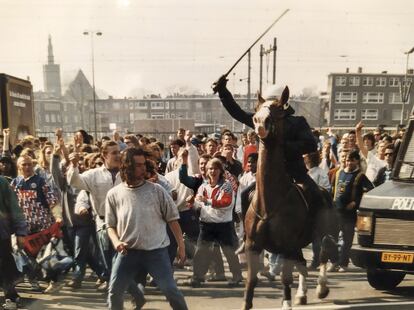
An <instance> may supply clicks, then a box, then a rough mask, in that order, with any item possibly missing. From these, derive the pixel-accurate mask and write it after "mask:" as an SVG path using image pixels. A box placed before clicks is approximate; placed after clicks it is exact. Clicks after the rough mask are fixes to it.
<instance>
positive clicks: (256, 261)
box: [242, 243, 260, 310]
mask: <svg viewBox="0 0 414 310" xmlns="http://www.w3.org/2000/svg"><path fill="white" fill-rule="evenodd" d="M246 260H247V280H246V286H245V289H244V304H243V307H242V310H248V309H251V308H252V307H253V296H254V288H255V287H256V285H257V281H258V279H257V273H258V271H259V268H260V253H258V252H256V251H253V250H251V249H249V246H248V243H247V244H246Z"/></svg>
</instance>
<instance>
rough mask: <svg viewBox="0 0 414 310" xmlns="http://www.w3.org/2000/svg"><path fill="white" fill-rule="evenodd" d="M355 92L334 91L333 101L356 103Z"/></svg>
mask: <svg viewBox="0 0 414 310" xmlns="http://www.w3.org/2000/svg"><path fill="white" fill-rule="evenodd" d="M357 98H358V96H357V93H356V92H337V93H335V103H357Z"/></svg>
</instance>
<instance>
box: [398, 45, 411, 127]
mask: <svg viewBox="0 0 414 310" xmlns="http://www.w3.org/2000/svg"><path fill="white" fill-rule="evenodd" d="M413 52H414V47H413V48H412V49H410V50H409V51H408V52H405V53H404V54H406V55H407V62H406V65H405V75H404V83H402V82H400V96H401V102H402V107H401V119H400V124H401V125H404V106H405V104H406V103H407V102H408V97H409V95H410V90H411V82H409V81H408V78H407V75H408V59H409V57H410V54H411V53H413Z"/></svg>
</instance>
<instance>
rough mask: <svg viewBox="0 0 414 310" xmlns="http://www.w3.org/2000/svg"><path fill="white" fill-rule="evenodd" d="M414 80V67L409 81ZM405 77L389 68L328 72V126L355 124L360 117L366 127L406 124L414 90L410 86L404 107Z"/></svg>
mask: <svg viewBox="0 0 414 310" xmlns="http://www.w3.org/2000/svg"><path fill="white" fill-rule="evenodd" d="M412 79H413V70H409V71H408V72H407V81H408V83H407V84H409V83H410V82H412ZM404 80H405V75H404V74H389V73H387V72H386V71H384V72H382V73H379V74H374V73H363V72H362V68H358V71H357V72H356V73H351V72H349V70H348V69H347V70H346V72H345V73H331V74H329V76H328V94H329V106H328V111H327V112H328V113H327V114H328V115H329V119H328V124H327V125H328V126H331V127H354V126H355V124H356V123H358V122H359V121H360V120H362V121H363V122H364V124H365V125H366V126H367V127H376V126H379V125H384V126H388V127H395V126H397V125H398V124H400V123H401V120H402V124H405V123H406V122H407V120H408V116H409V114H410V113H411V110H412V107H413V102H414V97H413V96H412V95H413V91H414V90H413V89H411V91H410V95H409V97H408V101H407V102H406V104H405V105H404V110H403V108H402V99H401V94H400V85H405V84H404ZM402 110H403V115H402ZM401 115H402V117H401ZM401 118H402V119H401Z"/></svg>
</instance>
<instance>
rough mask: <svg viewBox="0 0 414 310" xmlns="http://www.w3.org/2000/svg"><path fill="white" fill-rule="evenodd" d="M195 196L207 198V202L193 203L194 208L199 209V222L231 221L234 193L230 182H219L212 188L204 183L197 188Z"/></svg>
mask: <svg viewBox="0 0 414 310" xmlns="http://www.w3.org/2000/svg"><path fill="white" fill-rule="evenodd" d="M197 195H200V196H203V197H205V198H207V202H200V201H197V200H196V201H195V202H194V206H195V207H196V208H201V212H200V221H202V222H206V223H226V222H231V221H232V219H233V211H232V210H233V205H234V203H233V200H234V193H233V189H232V186H231V183H230V182H228V181H220V182H219V183H218V184H217V185H216V186H214V187H211V185H210V184H208V183H207V182H205V183H203V184H202V185H201V186H200V187H199V189H198V192H197Z"/></svg>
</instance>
